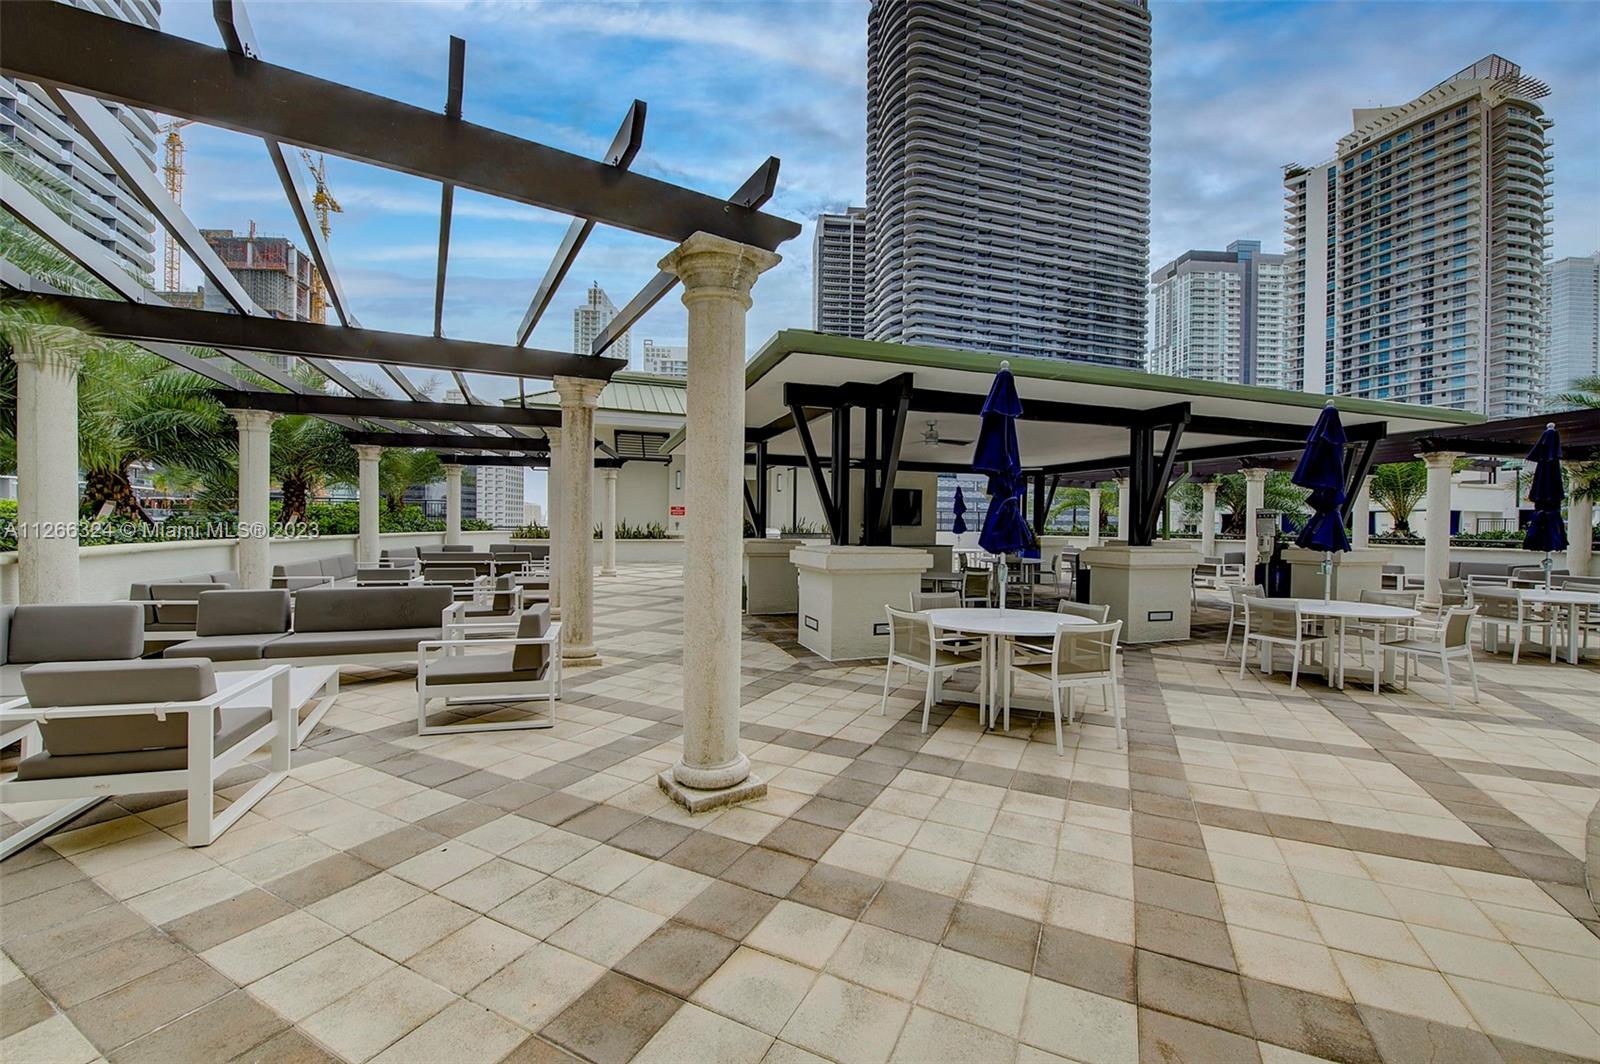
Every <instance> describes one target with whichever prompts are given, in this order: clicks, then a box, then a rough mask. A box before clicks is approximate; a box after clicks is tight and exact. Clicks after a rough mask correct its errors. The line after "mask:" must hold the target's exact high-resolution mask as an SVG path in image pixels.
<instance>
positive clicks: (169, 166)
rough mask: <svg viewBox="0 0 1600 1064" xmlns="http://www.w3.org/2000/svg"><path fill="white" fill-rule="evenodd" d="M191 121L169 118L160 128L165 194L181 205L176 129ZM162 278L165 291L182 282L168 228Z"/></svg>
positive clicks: (179, 139) (180, 148)
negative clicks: (165, 185)
mask: <svg viewBox="0 0 1600 1064" xmlns="http://www.w3.org/2000/svg"><path fill="white" fill-rule="evenodd" d="M192 122H193V120H192V119H188V118H171V119H168V120H167V124H166V125H164V126H162V127H161V129H162V130H163V131H164V132H165V133H166V135H167V139H166V152H165V155H164V157H163V158H162V161H161V173H162V176H163V177H165V178H166V182H167V195H169V196H171V197H172V202H173V203H175V204H177V205H178V206H180V207H181V206H183V137H182V136H181V135H180V134H179V133H178V130H180V129H182V128H183V127H184V126H187V125H190V124H191V123H192ZM163 252H164V257H163V262H162V280H163V281H165V282H166V286H167V291H169V292H176V291H177V290H178V286H179V285H180V284H181V283H182V270H183V259H182V257H181V256H180V254H179V251H178V241H177V238H176V237H174V236H173V235H172V233H171V231H170V230H169V231H168V232H167V235H166V240H165V242H164V246H163Z"/></svg>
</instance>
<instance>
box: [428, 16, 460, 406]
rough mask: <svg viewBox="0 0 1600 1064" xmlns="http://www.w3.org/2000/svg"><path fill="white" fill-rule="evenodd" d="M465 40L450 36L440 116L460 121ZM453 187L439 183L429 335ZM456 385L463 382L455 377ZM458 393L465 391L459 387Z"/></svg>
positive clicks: (438, 300)
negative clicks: (436, 245)
mask: <svg viewBox="0 0 1600 1064" xmlns="http://www.w3.org/2000/svg"><path fill="white" fill-rule="evenodd" d="M466 77H467V42H466V41H464V40H462V39H461V38H460V37H455V36H452V37H451V38H450V74H449V82H448V86H447V88H446V89H445V99H444V116H445V117H446V118H450V119H454V120H456V121H460V120H461V100H462V96H463V94H464V92H465V89H466ZM455 206H456V186H454V185H452V184H451V183H450V182H448V181H446V182H444V183H442V184H441V185H440V186H439V257H438V262H437V264H436V265H435V267H434V280H433V335H435V336H443V335H444V276H445V272H446V270H447V269H448V268H449V265H450V222H451V220H452V219H453V217H454V216H455ZM456 383H457V384H458V385H464V382H463V381H461V380H459V379H458V380H457V381H456ZM461 393H462V394H463V395H465V394H466V388H465V387H464V386H463V387H462V390H461Z"/></svg>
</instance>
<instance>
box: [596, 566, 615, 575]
mask: <svg viewBox="0 0 1600 1064" xmlns="http://www.w3.org/2000/svg"><path fill="white" fill-rule="evenodd" d="M600 575H601V576H616V575H617V571H616V570H615V569H604V568H602V569H601V570H600Z"/></svg>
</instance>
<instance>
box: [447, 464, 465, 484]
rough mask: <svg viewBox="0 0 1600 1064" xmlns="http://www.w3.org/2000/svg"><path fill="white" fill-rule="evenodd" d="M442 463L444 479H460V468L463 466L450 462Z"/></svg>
mask: <svg viewBox="0 0 1600 1064" xmlns="http://www.w3.org/2000/svg"><path fill="white" fill-rule="evenodd" d="M443 465H444V475H445V479H446V480H460V479H461V470H462V469H463V468H465V467H464V466H458V465H456V464H454V463H452V462H445V463H443Z"/></svg>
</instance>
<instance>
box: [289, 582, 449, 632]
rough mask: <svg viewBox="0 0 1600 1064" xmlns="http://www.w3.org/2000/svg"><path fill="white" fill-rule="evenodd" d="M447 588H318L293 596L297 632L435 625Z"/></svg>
mask: <svg viewBox="0 0 1600 1064" xmlns="http://www.w3.org/2000/svg"><path fill="white" fill-rule="evenodd" d="M452 598H453V593H452V591H451V589H450V588H448V587H317V588H307V589H306V590H305V591H302V592H300V594H299V596H298V597H297V598H296V599H295V611H294V630H295V631H296V632H372V631H382V630H384V629H389V628H438V627H439V626H440V624H441V615H442V614H443V613H444V609H445V607H446V606H448V605H450V602H451V600H452Z"/></svg>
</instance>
